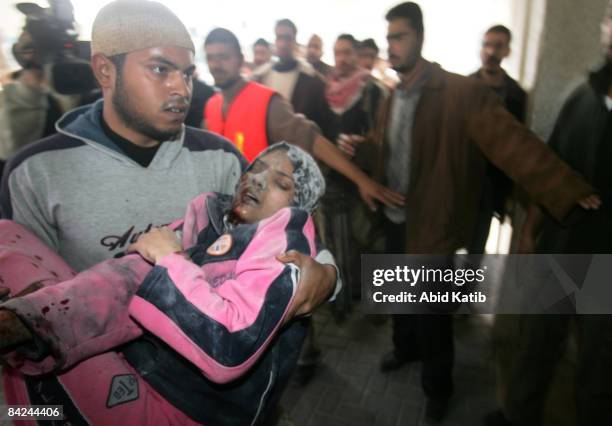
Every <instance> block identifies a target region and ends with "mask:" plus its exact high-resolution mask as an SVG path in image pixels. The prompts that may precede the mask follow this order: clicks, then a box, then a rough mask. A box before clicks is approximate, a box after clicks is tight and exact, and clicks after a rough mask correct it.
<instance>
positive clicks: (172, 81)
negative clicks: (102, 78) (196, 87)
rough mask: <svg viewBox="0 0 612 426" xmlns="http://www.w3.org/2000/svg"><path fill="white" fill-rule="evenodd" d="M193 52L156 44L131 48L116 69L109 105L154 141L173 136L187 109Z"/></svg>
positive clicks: (193, 67)
mask: <svg viewBox="0 0 612 426" xmlns="http://www.w3.org/2000/svg"><path fill="white" fill-rule="evenodd" d="M194 71H195V65H194V63H193V52H191V51H190V50H188V49H185V48H181V47H155V48H151V49H143V50H138V51H135V52H130V53H128V54H127V55H126V56H125V61H124V63H123V67H122V69H121V70H118V73H117V76H116V80H115V87H114V88H113V91H112V94H111V95H112V98H111V99H112V105H113V108H114V109H115V112H116V113H117V116H118V117H119V118H120V119H121V121H122V122H123V124H125V125H126V126H127V127H129V128H131V129H132V130H135V131H136V132H138V133H140V134H142V135H145V136H147V137H149V138H152V139H154V140H157V141H165V140H171V139H173V138H174V137H175V136H176V135H177V134H178V133H179V132H180V131H181V128H182V124H183V121H184V119H185V116H186V115H187V111H188V110H189V104H190V102H191V94H192V89H193V82H192V75H193V72H194Z"/></svg>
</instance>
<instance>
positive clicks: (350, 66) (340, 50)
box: [334, 40, 357, 77]
mask: <svg viewBox="0 0 612 426" xmlns="http://www.w3.org/2000/svg"><path fill="white" fill-rule="evenodd" d="M334 59H335V61H336V71H337V72H338V75H339V76H340V77H348V76H349V75H351V74H352V73H353V72H354V71H355V68H356V67H357V51H356V50H355V47H354V46H353V44H352V43H351V42H350V41H348V40H337V41H336V44H334Z"/></svg>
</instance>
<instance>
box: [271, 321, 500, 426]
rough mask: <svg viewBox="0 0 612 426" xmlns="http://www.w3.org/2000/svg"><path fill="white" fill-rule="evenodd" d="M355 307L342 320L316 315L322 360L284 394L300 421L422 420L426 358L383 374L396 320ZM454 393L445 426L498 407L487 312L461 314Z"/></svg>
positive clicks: (289, 411) (298, 424)
mask: <svg viewBox="0 0 612 426" xmlns="http://www.w3.org/2000/svg"><path fill="white" fill-rule="evenodd" d="M378 320H379V321H378V322H376V321H373V318H372V317H368V316H364V315H362V314H361V313H360V312H359V309H357V310H356V312H354V313H353V314H352V315H351V316H349V317H348V318H347V319H346V321H345V322H344V323H342V324H340V325H339V324H337V323H335V322H334V320H333V318H332V316H331V314H329V312H328V311H327V310H325V309H322V310H320V311H319V312H318V313H317V314H316V315H315V326H316V334H317V338H318V344H319V346H320V348H321V350H322V352H323V356H322V364H321V366H320V368H319V370H318V371H317V374H316V376H315V378H314V379H313V380H312V381H311V382H310V383H309V384H308V385H306V386H305V387H297V386H295V385H293V386H290V387H289V388H288V389H287V391H286V392H285V395H284V397H283V400H282V406H283V410H284V411H285V413H286V415H285V417H288V418H289V420H290V422H292V423H293V424H294V425H295V426H310V425H312V426H326V425H330V426H331V425H334V426H335V425H338V426H343V425H357V426H358V425H363V426H369V425H394V426H395V425H397V426H399V425H411V426H412V425H415V426H416V425H423V424H425V422H424V413H423V411H424V401H425V400H424V396H423V392H422V390H421V386H420V374H419V370H420V365H419V364H418V363H415V364H410V365H407V366H405V367H404V368H402V369H401V370H399V371H397V372H394V373H391V374H383V373H381V372H380V371H379V369H378V363H379V360H380V357H381V356H382V355H383V354H384V353H385V352H387V351H388V350H389V349H390V348H391V339H390V334H391V333H390V332H391V327H390V321H389V320H387V321H385V322H383V323H380V317H379V318H378ZM455 321H456V331H455V341H456V363H455V374H454V378H455V395H454V397H453V399H452V402H451V406H450V411H449V414H448V417H447V419H446V420H445V421H444V422H443V423H442V425H448V426H467V425H470V426H472V425H476V424H480V422H481V419H482V416H483V415H484V414H485V413H486V412H488V411H489V410H491V409H493V408H494V407H495V386H494V375H493V369H492V367H491V363H490V361H489V356H488V354H489V349H488V348H489V347H490V345H489V342H488V339H489V337H488V336H489V334H490V333H489V325H488V324H487V321H486V319H485V317H482V316H460V317H457V318H456V320H455Z"/></svg>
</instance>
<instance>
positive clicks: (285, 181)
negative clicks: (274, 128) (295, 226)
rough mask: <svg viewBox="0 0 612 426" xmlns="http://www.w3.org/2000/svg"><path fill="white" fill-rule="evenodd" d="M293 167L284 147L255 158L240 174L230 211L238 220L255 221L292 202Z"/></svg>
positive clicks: (244, 221)
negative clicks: (248, 167)
mask: <svg viewBox="0 0 612 426" xmlns="http://www.w3.org/2000/svg"><path fill="white" fill-rule="evenodd" d="M294 193H295V184H294V182H293V166H292V165H291V161H289V157H287V154H286V153H285V151H283V150H276V151H272V152H269V153H268V154H266V155H264V156H262V157H258V158H256V159H255V161H254V162H253V164H252V165H251V168H250V169H249V170H248V171H247V172H246V173H245V174H243V175H242V177H241V178H240V182H239V183H238V188H237V189H236V193H235V194H234V204H233V205H232V213H233V215H234V216H235V217H236V219H237V220H238V221H239V222H242V223H255V222H258V221H260V220H262V219H265V218H267V217H270V216H272V215H273V214H274V213H276V212H277V211H278V210H280V209H282V208H283V207H289V206H291V205H292V204H293V195H294Z"/></svg>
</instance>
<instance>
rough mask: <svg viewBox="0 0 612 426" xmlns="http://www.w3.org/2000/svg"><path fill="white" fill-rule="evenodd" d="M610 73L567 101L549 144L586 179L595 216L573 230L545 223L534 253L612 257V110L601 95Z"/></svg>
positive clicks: (547, 220) (595, 78)
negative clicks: (596, 205)
mask: <svg viewBox="0 0 612 426" xmlns="http://www.w3.org/2000/svg"><path fill="white" fill-rule="evenodd" d="M610 75H612V70H610V69H609V66H608V67H603V68H601V69H599V70H598V71H595V72H593V73H591V74H590V76H589V80H588V81H587V82H585V83H584V84H582V85H580V86H579V87H578V88H577V89H576V90H575V91H574V92H573V93H572V94H571V95H570V97H569V98H568V99H567V100H566V102H565V104H563V107H562V109H561V112H560V113H559V116H558V118H557V121H556V124H555V128H554V130H553V133H552V135H551V137H550V141H549V145H550V147H551V148H552V149H553V150H555V151H556V152H557V153H558V154H559V156H560V157H561V158H563V160H564V161H567V163H568V164H569V165H570V166H571V167H572V168H573V169H574V170H576V171H577V172H578V173H580V174H582V175H583V176H585V177H586V179H587V181H589V182H590V183H591V184H592V185H593V186H594V187H595V188H596V189H597V190H598V191H599V194H600V196H601V198H602V206H601V208H600V209H599V210H597V211H591V212H588V213H586V214H585V215H584V217H582V220H580V221H579V222H577V223H576V224H575V226H572V227H561V226H559V224H557V223H556V222H555V221H554V220H552V219H551V218H550V217H547V218H545V221H544V224H543V228H542V236H541V239H540V240H539V242H538V251H539V252H543V253H612V188H610V183H611V182H612V169H611V167H610V165H611V164H612V144H611V143H610V142H611V141H612V111H609V110H608V109H607V108H606V106H605V104H604V96H605V94H606V93H607V92H608V87H609V85H610V84H611V83H612V81H610V78H609V76H610Z"/></svg>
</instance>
